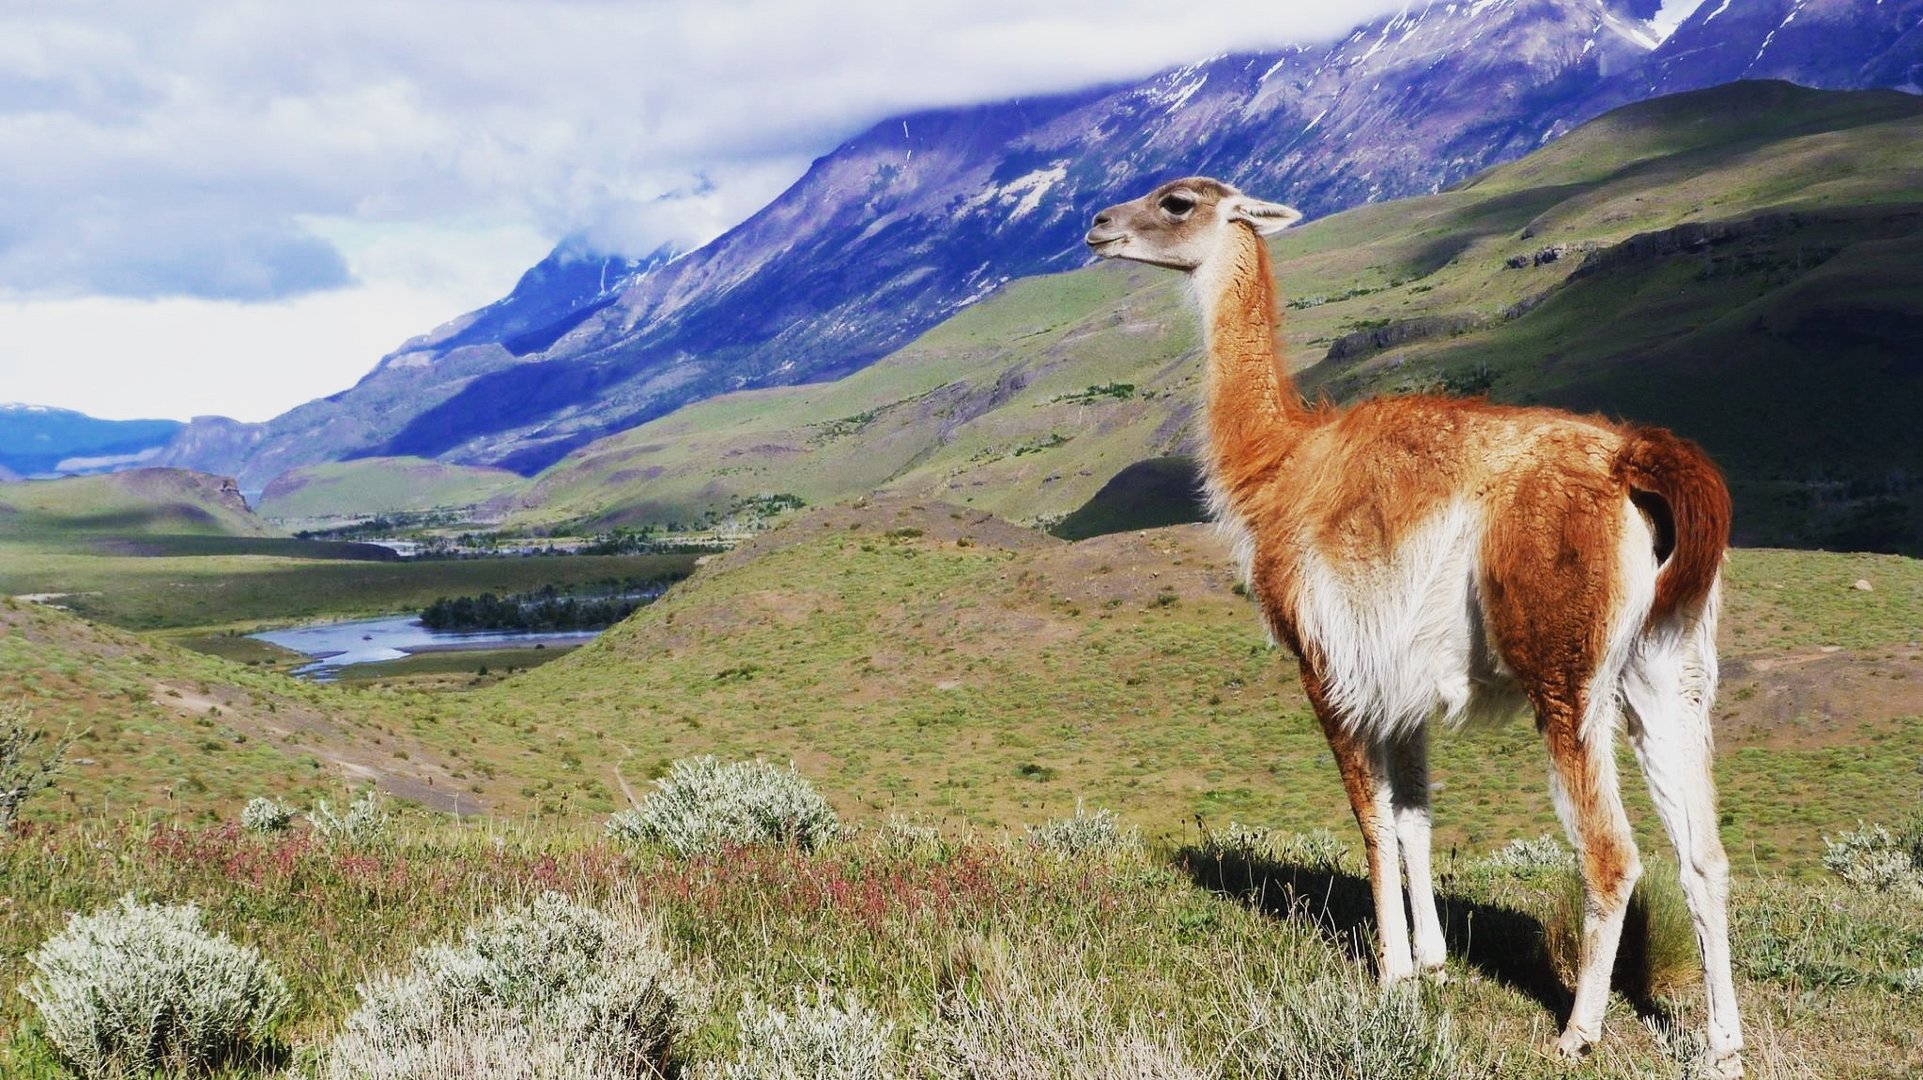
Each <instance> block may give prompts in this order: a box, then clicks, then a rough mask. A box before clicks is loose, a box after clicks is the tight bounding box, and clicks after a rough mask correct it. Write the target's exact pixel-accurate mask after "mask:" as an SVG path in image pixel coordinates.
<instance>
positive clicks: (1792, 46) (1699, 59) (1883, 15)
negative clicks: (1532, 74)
mask: <svg viewBox="0 0 1923 1080" xmlns="http://www.w3.org/2000/svg"><path fill="white" fill-rule="evenodd" d="M1737 79H1784V80H1788V81H1790V82H1795V83H1799V84H1801V85H1804V86H1821V87H1830V88H1834V89H1861V88H1867V87H1890V88H1892V89H1899V90H1906V91H1908V92H1910V93H1919V92H1923V0H1874V2H1870V0H1729V2H1727V3H1726V2H1724V0H1704V3H1703V4H1702V6H1701V7H1698V8H1697V9H1696V10H1695V11H1694V12H1692V13H1691V15H1690V17H1689V18H1688V19H1686V20H1684V21H1683V23H1682V24H1681V25H1679V26H1678V27H1677V28H1676V32H1675V33H1674V34H1672V35H1670V37H1669V38H1668V40H1666V41H1664V42H1663V44H1662V46H1661V47H1660V48H1658V49H1657V50H1656V51H1655V52H1654V53H1653V54H1651V55H1650V57H1649V58H1648V60H1647V61H1646V62H1644V63H1642V64H1639V65H1637V66H1636V67H1635V68H1634V69H1632V70H1629V71H1626V72H1623V73H1622V74H1621V75H1619V76H1618V77H1617V78H1616V79H1614V80H1612V81H1611V83H1610V85H1608V86H1606V87H1605V88H1604V89H1603V90H1602V92H1601V93H1600V94H1599V95H1598V101H1599V102H1601V103H1602V104H1604V105H1605V106H1607V105H1614V104H1618V103H1621V102H1623V101H1629V100H1640V99H1642V98H1646V97H1653V96H1656V95H1660V94H1673V93H1677V92H1679V91H1683V90H1697V89H1701V88H1703V87H1706V86H1718V85H1721V84H1723V83H1726V82H1734V81H1735V80H1737Z"/></svg>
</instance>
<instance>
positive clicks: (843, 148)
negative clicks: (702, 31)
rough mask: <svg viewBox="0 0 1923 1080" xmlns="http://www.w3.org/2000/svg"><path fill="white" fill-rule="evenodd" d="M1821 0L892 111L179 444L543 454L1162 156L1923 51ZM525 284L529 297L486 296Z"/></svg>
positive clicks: (867, 346)
mask: <svg viewBox="0 0 1923 1080" xmlns="http://www.w3.org/2000/svg"><path fill="white" fill-rule="evenodd" d="M1713 2H1714V3H1720V0H1713ZM1805 2H1806V4H1808V5H1814V6H1810V7H1808V10H1807V11H1805V10H1804V6H1803V5H1797V4H1796V0H1782V2H1779V0H1732V3H1731V4H1730V5H1724V6H1725V7H1727V8H1728V9H1729V10H1727V11H1724V12H1722V13H1721V14H1720V15H1717V14H1716V12H1717V9H1716V8H1714V7H1711V6H1710V5H1705V6H1704V8H1701V9H1698V11H1696V12H1695V13H1693V14H1692V15H1691V17H1690V18H1689V19H1687V20H1685V21H1684V23H1683V24H1682V25H1681V26H1680V27H1678V29H1677V30H1676V31H1675V33H1674V34H1672V35H1671V36H1670V37H1669V38H1668V39H1666V40H1664V41H1661V42H1658V41H1657V40H1656V38H1655V36H1654V35H1653V34H1650V33H1649V32H1648V31H1647V29H1646V27H1645V24H1642V23H1640V22H1639V21H1637V20H1636V19H1635V18H1634V17H1633V15H1631V14H1627V12H1629V11H1630V10H1631V9H1629V8H1624V7H1619V6H1616V5H1612V4H1609V3H1605V2H1604V0H1480V2H1477V3H1473V4H1448V3H1434V2H1432V3H1428V4H1424V5H1422V6H1421V7H1420V8H1416V7H1414V6H1413V5H1412V6H1411V8H1409V9H1405V10H1404V11H1402V12H1399V13H1396V14H1392V15H1390V16H1386V17H1384V18H1382V19H1379V20H1376V21H1374V22H1372V23H1368V24H1365V25H1363V26H1361V27H1358V28H1357V29H1356V30H1355V31H1353V32H1352V33H1351V34H1349V35H1347V36H1345V37H1343V38H1341V39H1339V40H1337V41H1335V42H1333V43H1330V44H1328V45H1327V46H1326V47H1321V46H1293V47H1289V48H1284V49H1280V50H1268V51H1264V52H1257V53H1242V54H1231V55H1224V56H1218V57H1213V58H1210V59H1208V60H1205V61H1201V62H1198V63H1195V64H1190V65H1185V66H1183V67H1178V68H1174V69H1171V70H1168V71H1165V72H1161V73H1158V74H1156V75H1155V76H1152V77H1150V78H1148V79H1144V80H1141V81H1139V82H1135V83H1128V84H1122V85H1120V86H1112V87H1103V88H1095V89H1090V90H1083V91H1077V92H1074V93H1070V94H1065V95H1055V96H1050V97H1045V98H1030V99H1026V100H1018V101H1012V102H1003V103H992V104H983V105H975V106H969V107H965V108H959V109H948V110H930V111H926V112H922V113H916V114H912V115H910V116H906V117H891V118H888V119H885V120H882V121H880V122H878V123H877V124H875V125H873V126H872V127H870V128H869V129H867V130H866V131H864V132H862V133H860V134H858V135H856V136H854V137H852V138H850V139H849V140H847V141H845V142H844V143H843V144H841V145H840V146H839V147H837V148H836V149H835V150H833V151H831V152H830V153H828V154H825V155H823V156H822V157H821V158H819V159H817V161H816V162H815V163H814V164H813V166H811V167H810V169H809V170H808V172H807V173H806V174H805V175H804V176H803V177H802V178H801V179H800V180H799V181H797V182H796V184H795V185H794V186H793V187H791V188H790V189H789V190H788V191H787V192H784V193H783V195H782V196H780V197H779V198H777V199H776V200H775V201H774V202H772V203H770V204H769V205H768V206H767V207H765V208H764V209H763V210H762V211H760V212H759V213H757V214H756V215H754V216H752V217H750V218H749V219H748V220H746V221H744V222H742V223H741V224H740V225H738V226H736V227H735V228H734V229H731V230H729V231H728V232H727V233H725V234H724V235H723V236H722V237H720V238H717V240H715V241H714V242H712V243H710V244H708V245H706V246H705V247H703V248H702V249H700V250H698V251H696V252H691V253H688V254H685V255H681V256H678V257H676V256H667V255H664V254H663V253H659V252H657V253H656V255H655V256H650V257H649V258H648V259H644V260H639V261H636V262H633V263H632V264H630V263H629V262H627V261H625V260H610V259H603V260H601V261H599V262H597V261H595V260H594V259H593V258H592V257H588V258H575V259H573V261H572V262H570V261H569V260H570V258H571V253H570V252H567V251H564V250H562V249H557V252H556V253H555V254H553V255H550V257H549V259H548V260H544V262H543V264H542V265H541V266H540V267H537V268H536V269H537V270H541V269H542V268H543V267H545V268H547V271H546V273H544V275H543V276H542V277H540V278H539V279H538V280H535V281H532V282H530V281H528V280H527V279H526V278H524V281H523V286H525V287H526V288H525V289H524V288H523V286H517V290H516V292H515V293H514V294H510V296H509V297H507V298H505V299H504V300H503V301H500V302H497V304H495V305H490V307H489V308H485V309H481V311H479V312H476V313H470V315H469V316H464V317H463V318H462V319H461V320H456V322H455V323H451V324H449V325H448V326H447V327H443V328H441V329H440V330H437V331H435V332H432V333H430V334H429V335H425V336H424V337H423V338H420V339H416V341H415V342H412V343H410V344H409V345H407V346H404V347H403V348H402V349H401V350H397V351H396V352H395V353H393V354H390V355H389V356H388V357H386V358H384V359H383V360H382V361H381V362H380V364H379V365H377V366H376V368H375V369H374V370H373V371H372V372H370V373H369V375H368V376H367V377H365V378H364V379H363V380H361V382H360V383H358V384H357V385H356V386H355V387H353V388H351V389H349V390H347V391H343V392H342V393H341V394H337V395H333V396H332V397H330V398H327V399H323V400H322V401H319V402H313V403H309V404H308V405H304V406H301V407H300V408H298V409H295V410H293V411H291V412H290V413H288V414H286V415H285V416H283V417H281V418H277V419H276V420H274V421H270V422H269V423H268V424H266V425H262V426H259V427H253V428H248V429H244V430H238V429H220V428H218V427H217V426H206V427H205V428H204V430H203V431H201V432H189V433H185V434H183V436H182V438H181V439H180V440H179V442H178V448H177V449H178V452H177V453H174V452H170V454H169V455H168V456H167V457H166V459H165V460H167V461H169V462H172V463H180V464H191V465H194V466H196V467H200V468H208V469H212V470H213V471H222V472H234V473H236V474H238V475H241V476H242V479H243V483H244V484H245V485H246V486H248V487H250V488H252V487H257V486H259V485H261V484H264V483H265V481H266V480H267V479H270V478H271V477H272V476H273V475H276V474H277V473H279V472H280V471H283V470H284V469H286V468H289V467H292V466H295V465H299V464H306V463H309V462H311V461H317V460H325V459H336V458H351V457H370V456H383V455H412V456H422V457H431V458H436V459H439V460H443V461H447V462H452V463H461V464H481V465H491V466H497V467H506V468H510V469H513V470H515V471H518V472H521V473H523V474H530V473H533V472H535V471H538V470H539V469H540V468H542V467H544V466H546V465H547V464H550V463H551V462H553V461H555V460H558V459H559V458H560V457H561V456H563V455H564V454H565V453H567V452H568V451H570V450H572V449H575V448H577V447H579V446H583V445H586V444H587V443H588V442H591V441H592V440H593V439H595V438H598V437H601V436H603V435H606V434H609V433H611V432H614V431H619V430H624V429H626V428H629V427H632V426H635V425H636V424H639V423H643V422H646V421H647V420H649V419H652V418H655V417H658V416H661V415H665V414H667V413H669V412H672V411H673V410H674V409H676V408H679V407H681V406H682V405H685V404H687V403H689V402H691V401H695V400H701V399H704V398H708V397H712V396H714V395H715V394H718V393H725V392H728V391H732V390H737V389H742V388H746V387H753V386H774V385H787V384H794V383H803V382H819V381H824V380H828V379H833V378H836V377H839V376H841V375H845V374H847V373H849V372H850V371H853V370H858V369H860V368H862V367H864V366H866V365H867V364H869V363H872V362H874V361H875V360H877V359H879V358H880V357H882V356H885V355H887V354H888V353H890V352H892V351H893V350H894V349H896V348H899V347H900V346H902V345H905V344H906V343H907V342H908V341H909V340H911V339H912V338H913V337H914V336H915V335H917V334H919V333H920V332H922V331H923V330H926V329H927V328H928V327H930V326H932V325H934V324H935V323H937V322H939V321H940V320H941V319H943V318H946V317H948V316H950V315H952V314H954V313H955V312H956V311H959V310H960V309H961V308H963V307H965V306H967V305H968V304H970V303H973V302H976V301H978V300H979V299H980V298H981V297H982V296H984V295H986V294H988V293H989V292H992V291H994V290H995V289H997V288H999V287H1001V286H1002V285H1003V284H1004V283H1005V282H1006V281H1008V280H1011V279H1013V278H1017V277H1024V276H1029V275H1032V274H1035V273H1040V272H1047V271H1050V270H1057V269H1065V268H1068V267H1069V266H1073V265H1079V263H1080V261H1081V260H1082V259H1083V258H1084V257H1085V256H1084V254H1083V253H1082V252H1081V251H1080V247H1079V243H1078V236H1079V232H1080V227H1081V222H1082V220H1083V219H1084V218H1085V216H1086V214H1087V212H1089V211H1090V210H1092V209H1093V208H1094V207H1097V206H1099V205H1103V204H1105V203H1106V202H1107V201H1111V199H1112V198H1113V197H1115V196H1117V195H1118V194H1120V193H1122V192H1123V191H1124V190H1125V189H1128V188H1132V187H1134V186H1141V185H1145V184H1147V183H1149V182H1151V181H1153V180H1157V179H1166V178H1168V177H1169V176H1172V175H1180V174H1183V173H1189V172H1210V173H1214V174H1216V175H1220V176H1223V177H1224V178H1225V179H1228V180H1230V181H1231V182H1237V183H1242V184H1244V185H1255V186H1262V187H1264V188H1265V189H1267V190H1272V191H1273V190H1282V191H1285V192H1287V197H1288V198H1290V199H1291V200H1292V201H1294V202H1296V203H1297V204H1298V205H1299V206H1300V207H1301V208H1303V209H1305V210H1307V211H1309V212H1310V213H1311V214H1312V215H1320V214H1325V213H1327V212H1330V211H1333V210H1336V209H1341V208H1343V207H1347V206H1353V205H1359V204H1362V203H1365V202H1370V201H1379V200H1381V199H1383V198H1389V197H1395V196H1400V195H1411V194H1423V193H1428V192H1433V191H1436V190H1440V189H1441V188H1443V187H1446V186H1448V185H1449V184H1451V183H1454V182H1457V181H1459V180H1461V179H1464V178H1466V177H1467V176H1469V175H1472V174H1473V173H1475V172H1476V171H1478V170H1479V169H1481V168H1484V167H1486V166H1488V165H1490V164H1494V163H1496V162H1498V161H1502V160H1510V159H1513V158H1516V157H1519V156H1521V155H1522V154H1524V153H1526V152H1528V151H1529V150H1533V149H1535V148H1536V147H1538V146H1540V145H1543V144H1544V143H1546V142H1547V141H1548V140H1550V139H1552V138H1553V137H1555V136H1556V135H1557V134H1560V133H1561V132H1563V131H1566V130H1568V129H1569V128H1570V127H1572V126H1574V124H1575V123H1577V122H1580V121H1581V120H1583V119H1586V118H1588V117H1590V116H1593V115H1597V114H1599V113H1600V112H1602V111H1604V110H1605V109H1606V108H1607V107H1609V105H1610V104H1612V103H1618V102H1619V100H1621V99H1630V98H1634V97H1636V96H1637V95H1639V94H1641V95H1644V96H1646V95H1647V93H1653V92H1656V90H1657V89H1658V88H1678V89H1681V88H1688V87H1687V86H1685V85H1684V84H1686V83H1688V82H1690V80H1691V79H1692V78H1696V77H1697V74H1698V73H1696V72H1695V69H1693V68H1691V67H1690V66H1689V64H1687V63H1686V62H1685V60H1686V59H1687V57H1688V55H1691V54H1690V52H1689V50H1691V49H1700V48H1701V47H1702V44H1701V43H1702V42H1703V41H1705V40H1709V39H1711V38H1712V37H1714V36H1715V35H1720V34H1724V33H1725V31H1727V32H1728V33H1729V34H1730V35H1731V36H1730V42H1731V43H1730V44H1729V45H1728V48H1727V49H1726V50H1725V51H1729V50H1734V49H1737V47H1738V46H1741V47H1743V48H1747V43H1750V42H1752V41H1753V39H1754V38H1755V36H1756V34H1757V33H1758V32H1759V31H1758V28H1759V27H1763V26H1764V25H1765V24H1766V23H1768V21H1769V20H1770V19H1771V18H1776V19H1777V20H1778V22H1779V23H1780V22H1782V21H1783V18H1782V12H1783V8H1784V7H1785V6H1786V5H1796V6H1795V9H1794V10H1793V11H1791V12H1790V13H1789V15H1788V19H1789V21H1790V22H1791V23H1792V26H1793V28H1794V25H1793V24H1794V23H1795V20H1796V18H1797V14H1798V13H1799V12H1800V13H1802V15H1801V17H1802V19H1803V22H1804V23H1805V24H1808V25H1814V24H1815V23H1816V22H1817V21H1818V20H1817V15H1818V14H1822V15H1823V17H1824V19H1826V20H1828V22H1827V23H1826V25H1830V24H1835V23H1837V22H1838V20H1839V19H1843V18H1844V17H1845V16H1850V17H1852V18H1855V19H1856V20H1857V21H1858V22H1861V23H1863V24H1864V25H1865V26H1868V27H1869V30H1866V31H1865V33H1866V34H1869V36H1870V37H1872V38H1875V41H1874V42H1872V44H1877V43H1880V45H1878V47H1879V48H1880V50H1881V51H1880V52H1879V53H1878V54H1877V55H1879V56H1881V57H1883V58H1884V60H1882V61H1879V62H1878V64H1877V65H1869V66H1867V67H1866V66H1865V65H1863V64H1861V63H1859V64H1858V65H1857V68H1856V69H1849V68H1848V67H1847V65H1845V64H1844V63H1843V62H1842V61H1840V60H1838V59H1837V56H1836V53H1837V47H1835V46H1828V45H1825V38H1824V36H1823V35H1821V34H1816V35H1811V34H1806V33H1803V32H1802V31H1801V29H1800V28H1795V32H1793V33H1788V34H1786V35H1779V37H1781V38H1782V41H1783V42H1786V43H1787V44H1775V45H1771V46H1770V48H1772V49H1775V50H1776V52H1775V53H1773V54H1772V55H1771V63H1772V64H1774V65H1776V67H1777V68H1788V69H1791V70H1790V71H1789V73H1790V74H1792V75H1794V74H1797V73H1798V72H1807V73H1808V77H1809V78H1810V79H1812V80H1815V81H1818V82H1820V81H1822V80H1826V79H1827V80H1831V81H1838V80H1840V81H1842V82H1846V83H1847V82H1850V81H1851V80H1856V81H1861V80H1862V79H1865V78H1872V77H1879V78H1880V77H1882V76H1883V75H1886V74H1888V72H1889V71H1893V70H1895V67H1896V66H1900V65H1898V61H1899V60H1900V59H1901V58H1902V57H1904V56H1909V55H1911V54H1912V53H1914V54H1915V55H1916V56H1917V57H1918V58H1919V59H1923V42H1914V43H1913V42H1910V41H1909V40H1908V38H1907V37H1906V36H1905V35H1903V34H1897V35H1896V37H1895V38H1893V39H1891V40H1889V41H1885V40H1883V39H1884V38H1887V37H1889V35H1888V33H1887V32H1886V29H1878V28H1879V27H1884V28H1886V26H1891V25H1895V24H1894V23H1891V22H1890V20H1891V19H1897V20H1900V19H1901V18H1907V17H1908V14H1909V13H1911V12H1912V11H1913V10H1914V11H1923V0H1893V2H1892V3H1891V4H1890V5H1889V6H1888V8H1887V9H1885V8H1884V7H1883V6H1882V5H1876V4H1873V3H1872V2H1871V0H1805ZM1645 6H1646V5H1645ZM1819 9H1820V11H1819ZM1851 13H1854V15H1851ZM1866 13H1867V14H1866ZM1738 14H1741V15H1742V16H1743V17H1742V18H1740V19H1738V18H1734V16H1736V15H1738ZM1872 16H1874V18H1873V19H1872ZM1872 22H1873V23H1874V25H1871V23H1872ZM1852 25H1854V24H1852ZM1760 32H1761V33H1764V34H1767V33H1769V31H1768V30H1762V31H1760ZM1878 35H1881V36H1878ZM1848 44H1849V45H1850V47H1851V49H1853V50H1856V52H1858V53H1860V51H1861V50H1862V49H1863V48H1864V47H1865V46H1864V45H1863V43H1862V42H1861V41H1858V40H1856V39H1854V38H1852V39H1851V40H1850V42H1849V43H1848ZM1792 46H1793V47H1792ZM1906 50H1907V51H1906ZM1799 58H1800V59H1799ZM1652 65H1653V66H1652ZM1799 65H1800V67H1799ZM1657 68H1660V71H1657V70H1656V69H1657ZM1723 70H1724V69H1723V68H1722V67H1716V68H1714V69H1713V71H1712V70H1711V69H1708V68H1706V69H1704V71H1706V72H1709V75H1713V74H1715V73H1716V72H1721V71H1723ZM1772 70H1775V68H1773V69H1772ZM1652 72H1654V74H1652ZM1905 72H1906V73H1905V74H1904V78H1906V79H1907V78H1908V77H1909V75H1908V74H1907V69H1905ZM1709 75H1704V76H1703V77H1709ZM575 254H578V253H575ZM611 271H612V272H613V273H614V274H615V275H616V276H617V277H618V278H619V283H618V284H617V285H610V284H609V280H608V277H609V274H610V272H611ZM532 274H534V271H530V275H532ZM557 282H558V283H559V284H557ZM504 305H505V308H506V309H512V310H513V313H514V318H513V319H506V320H496V319H491V317H490V315H489V313H490V312H493V313H495V314H496V315H498V314H499V313H500V311H501V310H504Z"/></svg>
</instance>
